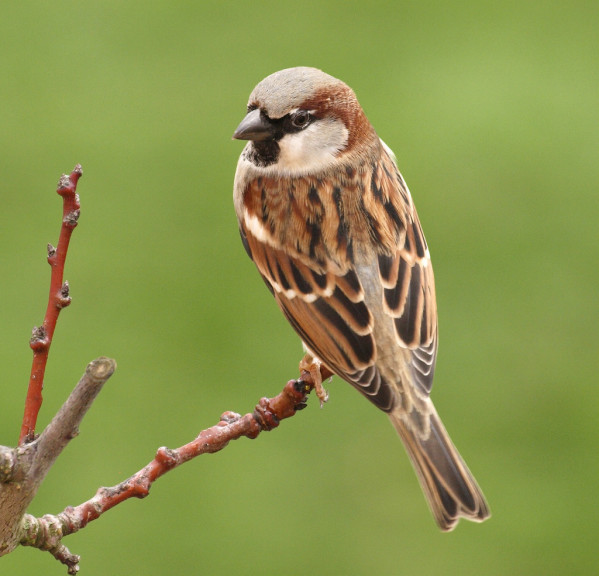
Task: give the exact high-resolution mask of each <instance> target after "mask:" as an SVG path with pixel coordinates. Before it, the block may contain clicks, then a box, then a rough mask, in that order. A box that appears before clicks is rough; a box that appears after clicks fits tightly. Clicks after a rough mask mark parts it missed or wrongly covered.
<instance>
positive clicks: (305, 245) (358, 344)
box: [233, 66, 490, 531]
mask: <svg viewBox="0 0 599 576" xmlns="http://www.w3.org/2000/svg"><path fill="white" fill-rule="evenodd" d="M233 139H237V140H244V141H246V144H245V147H244V148H243V151H242V152H241V155H240V157H239V161H238V164H237V170H236V173H235V180H234V186H233V187H234V192H233V198H234V207H235V212H236V215H237V219H238V224H239V233H240V235H241V240H242V243H243V246H244V247H245V250H246V252H247V254H248V256H249V257H250V258H251V259H252V260H253V262H254V264H255V266H256V267H257V269H258V271H259V273H260V275H261V276H262V278H263V280H264V282H265V283H266V286H267V287H268V288H269V290H270V292H271V293H272V295H273V296H274V298H275V300H276V302H277V304H278V305H279V308H280V309H281V311H282V312H283V314H284V316H285V317H286V319H287V320H288V322H289V324H291V326H292V327H293V329H294V330H295V331H296V332H297V334H298V335H299V337H300V338H301V340H302V343H303V346H304V349H305V350H306V356H305V357H304V359H303V361H302V362H303V366H304V367H306V366H308V367H309V371H310V374H311V375H314V376H315V377H318V374H319V368H322V369H326V370H327V372H328V373H332V374H335V375H337V376H339V377H340V378H342V379H343V380H345V381H347V382H348V383H349V384H351V385H352V386H353V387H354V388H356V389H357V390H358V391H359V392H360V393H361V394H362V395H363V396H365V397H366V398H367V399H368V400H370V402H372V403H373V404H374V405H375V406H376V407H377V408H379V409H380V410H382V411H383V412H385V413H386V414H388V416H389V418H390V420H391V422H392V424H393V426H394V427H395V429H396V430H397V432H398V434H399V436H400V438H401V440H402V441H403V444H404V446H405V449H406V451H407V454H408V456H409V458H410V460H411V462H412V465H413V467H414V469H415V471H416V474H417V476H418V479H419V480H420V484H421V487H422V489H423V492H424V495H425V497H426V500H427V501H428V504H429V507H430V509H431V512H432V514H433V516H434V519H435V520H436V522H437V524H438V526H439V528H441V530H443V531H449V530H452V529H453V528H454V527H455V525H456V524H457V522H458V521H459V519H460V518H465V519H468V520H472V521H475V522H482V521H483V520H485V519H487V518H488V517H489V516H490V511H489V507H488V505H487V502H486V500H485V497H484V495H483V493H482V491H481V489H480V487H479V486H478V484H477V482H476V480H475V478H474V476H473V475H472V474H471V472H470V470H469V469H468V467H467V465H466V463H465V461H464V460H463V458H462V457H461V456H460V454H459V452H458V450H457V449H456V447H455V446H454V444H453V443H452V441H451V439H450V437H449V435H448V433H447V431H446V429H445V427H444V425H443V423H442V422H441V419H440V417H439V415H438V413H437V411H436V409H435V406H434V405H433V402H432V400H431V397H430V393H431V388H432V385H433V375H434V372H435V362H436V356H437V344H438V328H437V304H436V297H435V283H434V277H433V268H432V264H431V258H430V252H429V249H428V246H427V243H426V240H425V238H424V234H423V232H422V227H421V225H420V221H419V218H418V215H417V213H416V208H415V206H414V202H413V200H412V196H411V194H410V191H409V189H408V187H407V185H406V183H405V181H404V179H403V177H402V176H401V174H400V172H399V169H398V166H397V160H396V157H395V155H394V154H393V152H392V151H391V149H390V148H389V147H388V146H387V145H386V144H385V143H384V142H383V141H382V140H381V139H380V138H379V136H378V135H377V133H376V131H375V129H374V128H373V126H372V125H371V123H370V122H369V120H368V118H367V117H366V114H365V113H364V111H363V109H362V107H361V106H360V104H359V102H358V99H357V97H356V95H355V93H354V91H353V90H352V89H351V88H350V87H349V86H348V85H347V84H345V83H344V82H343V81H341V80H338V79H337V78H334V77H333V76H330V75H329V74H326V73H325V72H323V71H321V70H319V69H316V68H311V67H303V66H302V67H293V68H287V69H284V70H280V71H278V72H275V73H274V74H271V75H269V76H267V77H266V78H265V79H264V80H262V81H261V82H259V83H258V84H257V85H256V87H255V88H254V90H253V91H252V92H251V94H250V97H249V101H248V105H247V113H246V115H245V117H244V118H243V120H242V121H241V123H240V124H239V126H238V127H237V129H236V130H235V132H234V134H233ZM316 384H317V386H316V391H317V393H318V394H319V397H320V398H321V402H322V401H324V400H326V398H327V395H326V392H325V391H324V389H323V388H322V385H321V382H320V381H318V382H316Z"/></svg>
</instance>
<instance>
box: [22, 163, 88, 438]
mask: <svg viewBox="0 0 599 576" xmlns="http://www.w3.org/2000/svg"><path fill="white" fill-rule="evenodd" d="M81 174H82V171H81V166H80V165H79V164H77V166H75V168H74V170H73V171H72V172H71V174H70V175H69V176H67V175H66V174H63V175H62V177H61V178H60V180H59V181H58V188H57V190H56V192H57V193H58V194H59V195H60V196H62V199H63V208H62V226H61V229H60V237H59V239H58V247H57V248H54V246H52V245H51V244H48V264H50V266H51V267H52V275H51V278H50V294H49V297H48V307H47V308H46V315H45V317H44V323H43V324H42V325H41V326H39V327H38V326H36V327H34V329H33V331H32V335H31V339H30V341H29V345H30V346H31V349H32V350H33V364H32V366H31V376H30V378H29V388H28V390H27V397H26V399H25V413H24V415H23V424H22V426H21V434H20V436H19V445H22V444H24V443H25V442H30V441H31V440H33V439H34V437H35V425H36V423H37V416H38V414H39V411H40V408H41V406H42V388H43V387H44V374H45V372H46V363H47V361H48V353H49V351H50V345H51V344H52V336H53V335H54V329H55V328H56V321H57V320H58V315H59V314H60V311H61V310H62V309H63V308H65V307H66V306H68V305H69V304H70V303H71V298H70V296H69V284H68V282H63V275H64V264H65V260H66V257H67V251H68V249H69V241H70V239H71V234H72V232H73V229H74V228H75V226H77V221H78V219H79V213H80V205H79V196H78V195H77V193H76V192H77V182H78V180H79V177H80V176H81Z"/></svg>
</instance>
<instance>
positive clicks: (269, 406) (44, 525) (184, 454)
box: [21, 366, 332, 574]
mask: <svg viewBox="0 0 599 576" xmlns="http://www.w3.org/2000/svg"><path fill="white" fill-rule="evenodd" d="M319 370H320V375H318V374H314V375H312V374H311V372H312V370H310V371H308V370H303V369H302V370H301V378H300V379H299V380H290V381H289V382H287V384H286V386H285V387H284V388H283V390H282V391H281V393H280V394H278V395H277V396H275V397H274V398H262V399H261V400H260V402H259V403H258V405H257V406H256V407H255V408H254V411H253V412H252V413H248V414H246V415H245V416H240V415H239V414H236V413H235V412H225V413H224V414H222V416H221V418H220V422H219V423H218V424H216V425H215V426H212V427H211V428H207V429H206V430H203V431H202V432H200V434H199V435H198V436H197V438H196V439H195V440H193V441H192V442H189V443H188V444H185V445H183V446H181V447H179V448H175V449H171V448H166V447H162V448H159V449H158V450H157V452H156V456H155V457H154V459H153V460H152V461H151V462H149V463H148V464H147V465H146V466H145V467H144V468H142V469H141V470H139V471H138V472H136V473H135V474H134V475H133V476H131V477H130V478H127V480H124V481H123V482H121V483H120V484H117V485H116V486H112V487H111V488H106V487H102V488H99V489H98V491H97V492H96V494H95V496H94V497H93V498H91V499H90V500H88V501H87V502H83V503H82V504H79V505H78V506H74V507H73V506H69V507H67V508H66V509H65V510H64V511H62V512H60V513H59V514H57V515H52V514H46V515H45V516H42V517H41V518H35V517H34V516H31V515H29V514H26V515H25V517H24V519H23V526H22V528H23V530H22V538H21V544H22V545H23V546H34V547H36V548H40V549H42V550H49V551H50V552H51V553H52V554H53V555H54V556H55V557H56V558H57V559H58V560H59V561H60V562H62V563H63V564H65V565H67V566H68V568H69V574H76V573H77V572H78V570H79V556H77V555H75V554H71V552H70V551H69V550H68V548H66V547H65V546H64V544H62V539H63V538H64V537H65V536H68V535H69V534H73V533H75V532H78V531H79V530H81V529H82V528H85V527H86V526H87V524H89V522H91V521H92V520H97V519H98V518H99V517H100V516H101V515H102V514H104V512H107V511H108V510H110V509H111V508H113V507H114V506H116V505H118V504H120V503H121V502H124V501H125V500H128V499H129V498H134V497H135V498H145V497H146V496H148V494H149V493H150V488H151V486H152V484H153V483H154V481H155V480H157V479H158V478H160V476H162V475H163V474H166V473H167V472H169V471H170V470H173V469H174V468H176V467H177V466H180V465H181V464H184V463H185V462H188V461H189V460H191V459H193V458H195V457H196V456H201V455H202V454H212V453H214V452H218V451H220V450H222V449H223V448H225V447H226V446H227V444H229V442H231V440H237V439H238V438H241V437H242V436H245V437H246V438H251V439H254V438H256V437H257V436H258V434H260V432H263V431H270V430H273V429H274V428H276V427H277V426H278V425H279V423H280V421H281V420H284V419H285V418H289V417H291V416H293V415H294V414H295V413H296V412H297V411H298V410H302V409H303V408H305V407H306V399H307V395H308V394H309V393H310V392H311V391H312V389H313V388H315V387H316V386H320V382H321V378H328V377H329V376H331V375H332V373H331V372H329V370H327V369H326V368H325V367H324V366H321V367H319ZM313 378H315V379H316V380H317V382H314V380H313Z"/></svg>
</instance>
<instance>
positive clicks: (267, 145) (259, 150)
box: [243, 140, 281, 168]
mask: <svg viewBox="0 0 599 576" xmlns="http://www.w3.org/2000/svg"><path fill="white" fill-rule="evenodd" d="M280 152H281V149H280V147H279V144H278V143H277V142H275V141H274V140H269V141H267V142H251V143H250V145H249V146H248V147H247V148H246V149H245V152H244V153H243V155H244V158H245V159H246V160H249V161H250V162H251V163H252V164H254V165H255V166H260V167H261V168H264V167H266V166H270V165H271V164H276V163H277V160H278V159H279V154H280Z"/></svg>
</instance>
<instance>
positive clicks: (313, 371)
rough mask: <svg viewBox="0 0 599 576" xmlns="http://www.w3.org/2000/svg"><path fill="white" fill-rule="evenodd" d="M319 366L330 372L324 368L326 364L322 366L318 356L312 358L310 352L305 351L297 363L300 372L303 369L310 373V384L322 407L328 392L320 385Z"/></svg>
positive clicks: (320, 374)
mask: <svg viewBox="0 0 599 576" xmlns="http://www.w3.org/2000/svg"><path fill="white" fill-rule="evenodd" d="M321 367H322V370H323V371H324V372H325V373H327V374H330V371H329V370H328V369H327V368H326V366H323V364H322V362H321V361H320V360H319V359H318V358H314V356H312V354H310V352H306V354H305V355H304V357H303V358H302V359H301V360H300V363H299V369H300V374H301V373H302V372H303V371H306V372H308V374H310V377H311V378H312V384H314V392H315V393H316V396H318V399H319V400H320V407H321V408H322V406H323V404H324V403H325V402H327V401H328V399H329V393H328V392H327V391H326V390H325V389H324V386H323V385H322V373H321Z"/></svg>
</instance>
